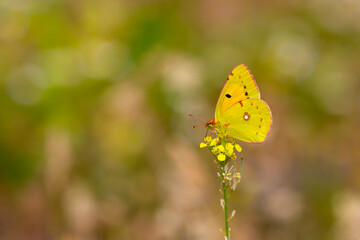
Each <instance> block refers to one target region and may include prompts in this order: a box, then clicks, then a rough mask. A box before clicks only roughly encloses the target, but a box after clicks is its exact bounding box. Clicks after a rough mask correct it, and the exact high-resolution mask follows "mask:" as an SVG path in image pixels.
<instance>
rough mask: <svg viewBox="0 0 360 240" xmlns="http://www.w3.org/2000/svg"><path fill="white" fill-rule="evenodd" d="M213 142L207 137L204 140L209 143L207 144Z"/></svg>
mask: <svg viewBox="0 0 360 240" xmlns="http://www.w3.org/2000/svg"><path fill="white" fill-rule="evenodd" d="M211 140H212V138H211V136H207V137H205V138H204V141H205V142H207V143H210V142H211Z"/></svg>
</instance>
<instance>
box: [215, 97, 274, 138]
mask: <svg viewBox="0 0 360 240" xmlns="http://www.w3.org/2000/svg"><path fill="white" fill-rule="evenodd" d="M219 121H220V123H221V124H222V125H224V126H226V127H227V130H226V132H227V133H228V134H229V135H230V136H231V137H234V138H237V139H239V140H241V141H245V142H263V141H264V140H265V139H266V137H267V135H268V133H269V130H270V128H271V124H272V117H271V111H270V108H269V106H268V105H267V104H266V102H264V101H262V100H260V99H245V100H242V101H239V102H238V103H236V104H234V105H233V106H232V107H231V108H230V109H228V110H227V111H225V112H224V113H222V114H221V115H220V118H219Z"/></svg>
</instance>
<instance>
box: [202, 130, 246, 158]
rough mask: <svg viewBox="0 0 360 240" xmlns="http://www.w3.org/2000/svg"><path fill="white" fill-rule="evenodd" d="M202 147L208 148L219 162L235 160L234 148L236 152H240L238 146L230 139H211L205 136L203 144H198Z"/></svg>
mask: <svg viewBox="0 0 360 240" xmlns="http://www.w3.org/2000/svg"><path fill="white" fill-rule="evenodd" d="M204 147H209V149H210V151H211V153H212V154H213V155H214V156H215V157H216V159H217V160H219V161H220V162H223V161H230V160H235V159H236V155H235V152H234V148H235V149H236V150H237V151H238V152H241V150H242V148H241V147H240V145H239V144H237V143H236V142H235V141H234V140H233V139H232V138H231V137H226V138H221V137H216V138H214V139H213V138H212V137H211V136H207V137H205V138H204V142H202V143H200V148H204Z"/></svg>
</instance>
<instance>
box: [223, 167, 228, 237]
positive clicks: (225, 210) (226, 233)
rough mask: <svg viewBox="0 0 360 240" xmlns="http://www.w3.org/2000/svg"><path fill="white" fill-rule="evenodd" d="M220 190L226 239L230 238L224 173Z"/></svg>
mask: <svg viewBox="0 0 360 240" xmlns="http://www.w3.org/2000/svg"><path fill="white" fill-rule="evenodd" d="M221 170H222V174H224V172H225V171H224V169H223V168H222V169H221ZM222 180H223V181H222V192H223V195H224V218H225V236H226V240H230V231H229V217H228V205H227V197H228V195H227V190H228V187H227V186H226V183H225V181H224V175H222Z"/></svg>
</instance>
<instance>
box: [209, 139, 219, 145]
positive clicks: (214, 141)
mask: <svg viewBox="0 0 360 240" xmlns="http://www.w3.org/2000/svg"><path fill="white" fill-rule="evenodd" d="M218 141H219V138H214V139H213V140H212V141H211V142H210V146H214V145H215V144H216V143H217V142H218Z"/></svg>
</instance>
